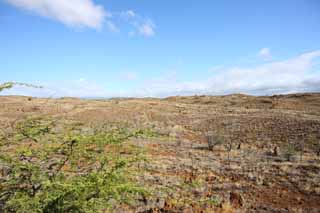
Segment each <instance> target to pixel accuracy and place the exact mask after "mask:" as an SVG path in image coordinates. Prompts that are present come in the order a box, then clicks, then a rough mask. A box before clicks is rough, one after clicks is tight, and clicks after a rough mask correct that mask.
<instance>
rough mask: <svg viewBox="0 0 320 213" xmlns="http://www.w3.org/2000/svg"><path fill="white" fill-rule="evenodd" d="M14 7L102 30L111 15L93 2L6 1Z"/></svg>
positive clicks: (60, 0) (74, 24) (75, 24)
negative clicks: (106, 19)
mask: <svg viewBox="0 0 320 213" xmlns="http://www.w3.org/2000/svg"><path fill="white" fill-rule="evenodd" d="M5 1H7V2H9V3H10V4H12V5H13V6H16V7H19V8H21V9H25V10H28V11H31V12H34V13H36V14H38V15H41V16H44V17H48V18H51V19H54V20H57V21H59V22H62V23H63V24H65V25H68V26H72V27H89V28H94V29H100V28H101V27H102V25H103V22H104V19H105V17H111V14H110V13H108V12H107V11H105V10H104V8H103V7H102V6H100V5H97V4H95V3H94V2H93V1H92V0H5Z"/></svg>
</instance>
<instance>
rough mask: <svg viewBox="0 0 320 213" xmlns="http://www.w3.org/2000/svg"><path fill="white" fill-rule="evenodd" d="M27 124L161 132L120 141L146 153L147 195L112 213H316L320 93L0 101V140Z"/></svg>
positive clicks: (141, 175) (319, 201)
mask: <svg viewBox="0 0 320 213" xmlns="http://www.w3.org/2000/svg"><path fill="white" fill-rule="evenodd" d="M30 116H44V117H48V116H49V117H51V118H53V119H55V120H72V121H77V122H80V123H83V124H85V125H86V126H98V125H99V124H102V123H108V122H110V123H126V124H127V125H129V126H133V127H137V128H150V129H153V130H154V131H155V132H156V133H157V136H155V137H150V138H129V139H128V141H127V142H126V143H127V144H128V146H129V145H132V146H136V147H139V148H141V149H142V150H144V153H145V156H146V159H147V160H146V161H144V162H139V163H138V164H137V165H135V166H136V169H137V171H138V172H137V173H136V175H135V177H134V179H135V180H136V182H137V183H139V184H140V185H142V186H144V187H145V188H147V189H149V190H150V196H147V197H141V198H140V199H138V200H136V202H135V203H134V204H132V206H130V208H126V209H123V208H120V207H119V208H118V209H116V210H115V211H119V212H120V211H122V212H320V156H318V155H317V154H319V153H318V152H319V150H320V94H293V95H280V96H268V97H254V96H247V95H242V94H236V95H228V96H217V97H216V96H190V97H170V98H166V99H152V98H149V99H147V98H145V99H111V100H81V99H75V98H62V99H36V98H29V97H0V127H1V129H0V130H1V131H0V134H2V135H5V134H6V133H7V132H10V131H12V129H14V128H15V125H16V123H17V122H19V121H21V120H23V119H25V118H27V117H30ZM212 138H213V139H212ZM217 141H218V142H219V143H216V142H217ZM210 143H213V144H214V146H212V147H210V148H209V146H208V144H210ZM3 150H5V149H3ZM0 191H1V189H0Z"/></svg>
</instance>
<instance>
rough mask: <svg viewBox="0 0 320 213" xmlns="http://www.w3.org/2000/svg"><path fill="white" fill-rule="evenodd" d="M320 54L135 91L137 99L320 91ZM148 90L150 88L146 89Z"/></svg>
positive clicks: (157, 83)
mask: <svg viewBox="0 0 320 213" xmlns="http://www.w3.org/2000/svg"><path fill="white" fill-rule="evenodd" d="M319 58H320V51H314V52H309V53H304V54H301V55H299V56H297V57H294V58H291V59H288V60H285V61H278V62H268V63H264V64H262V65H258V66H255V67H251V68H246V67H232V68H223V69H221V70H219V72H218V73H217V74H214V75H212V76H211V77H209V78H207V79H206V80H202V81H201V80H200V81H189V82H181V81H178V80H177V77H175V78H163V77H160V78H159V80H158V81H151V82H150V83H147V84H146V85H144V87H143V88H141V89H140V90H137V91H136V93H135V94H136V95H138V96H161V97H163V96H171V95H193V94H212V95H222V94H229V93H248V94H253V95H270V94H279V93H291V92H308V91H320V70H314V66H313V65H314V61H315V60H316V59H319ZM145 88H147V89H145Z"/></svg>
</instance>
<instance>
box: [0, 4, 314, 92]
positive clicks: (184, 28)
mask: <svg viewBox="0 0 320 213" xmlns="http://www.w3.org/2000/svg"><path fill="white" fill-rule="evenodd" d="M319 62H320V1H318V0H281V1H279V0H264V1H256V0H250V1H249V0H243V1H231V0H202V1H195V0H190V1H181V0H175V1H172V0H161V1H160V0H158V1H147V0H144V1H143V0H139V1H138V0H131V1H124V0H105V1H103V0H68V1H66V0H55V1H53V0H0V74H1V77H0V82H6V81H17V82H26V83H33V84H40V85H43V86H45V89H41V90H39V89H32V88H23V87H16V88H13V89H11V90H7V91H5V92H4V93H2V94H4V95H32V96H44V97H48V96H57V97H58V96H78V97H109V96H139V97H140V96H156V97H159V96H160V97H162V96H170V95H193V94H213V95H220V94H228V93H249V94H254V95H256V94H257V95H265V94H275V93H290V92H305V91H319V90H320V86H319V85H320V63H319Z"/></svg>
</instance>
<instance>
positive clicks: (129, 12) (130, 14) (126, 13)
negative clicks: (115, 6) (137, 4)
mask: <svg viewBox="0 0 320 213" xmlns="http://www.w3.org/2000/svg"><path fill="white" fill-rule="evenodd" d="M120 15H121V16H122V17H123V18H134V17H136V16H137V14H136V13H135V12H134V11H133V10H127V11H122V12H121V13H120Z"/></svg>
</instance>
